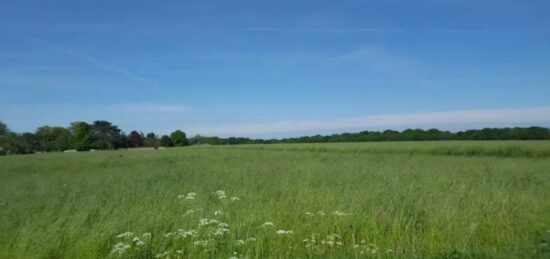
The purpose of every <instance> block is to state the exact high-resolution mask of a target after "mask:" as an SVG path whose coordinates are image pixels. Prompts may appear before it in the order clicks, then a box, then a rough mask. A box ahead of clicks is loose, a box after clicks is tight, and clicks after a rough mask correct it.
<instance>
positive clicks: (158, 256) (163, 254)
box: [155, 251, 170, 258]
mask: <svg viewBox="0 0 550 259" xmlns="http://www.w3.org/2000/svg"><path fill="white" fill-rule="evenodd" d="M169 255H170V251H166V252H164V253H162V254H156V255H155V258H162V257H168V256H169Z"/></svg>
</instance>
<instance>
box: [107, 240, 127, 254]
mask: <svg viewBox="0 0 550 259" xmlns="http://www.w3.org/2000/svg"><path fill="white" fill-rule="evenodd" d="M128 249H130V245H127V244H125V243H122V242H120V243H117V244H116V245H114V246H113V250H111V253H118V254H123V253H124V252H125V251H126V250H128Z"/></svg>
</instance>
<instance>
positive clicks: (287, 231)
mask: <svg viewBox="0 0 550 259" xmlns="http://www.w3.org/2000/svg"><path fill="white" fill-rule="evenodd" d="M275 233H277V235H280V236H284V235H293V234H294V231H292V230H284V229H279V230H277V231H275Z"/></svg>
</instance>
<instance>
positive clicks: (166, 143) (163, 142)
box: [160, 135, 174, 147]
mask: <svg viewBox="0 0 550 259" xmlns="http://www.w3.org/2000/svg"><path fill="white" fill-rule="evenodd" d="M160 146H161V147H173V146H174V143H173V142H172V139H171V138H170V137H168V136H166V135H163V136H162V137H160Z"/></svg>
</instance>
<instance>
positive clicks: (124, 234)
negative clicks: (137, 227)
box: [116, 232, 134, 238]
mask: <svg viewBox="0 0 550 259" xmlns="http://www.w3.org/2000/svg"><path fill="white" fill-rule="evenodd" d="M133 235H134V233H132V232H124V233H122V234H119V235H118V236H116V237H118V238H124V237H131V236H133Z"/></svg>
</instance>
